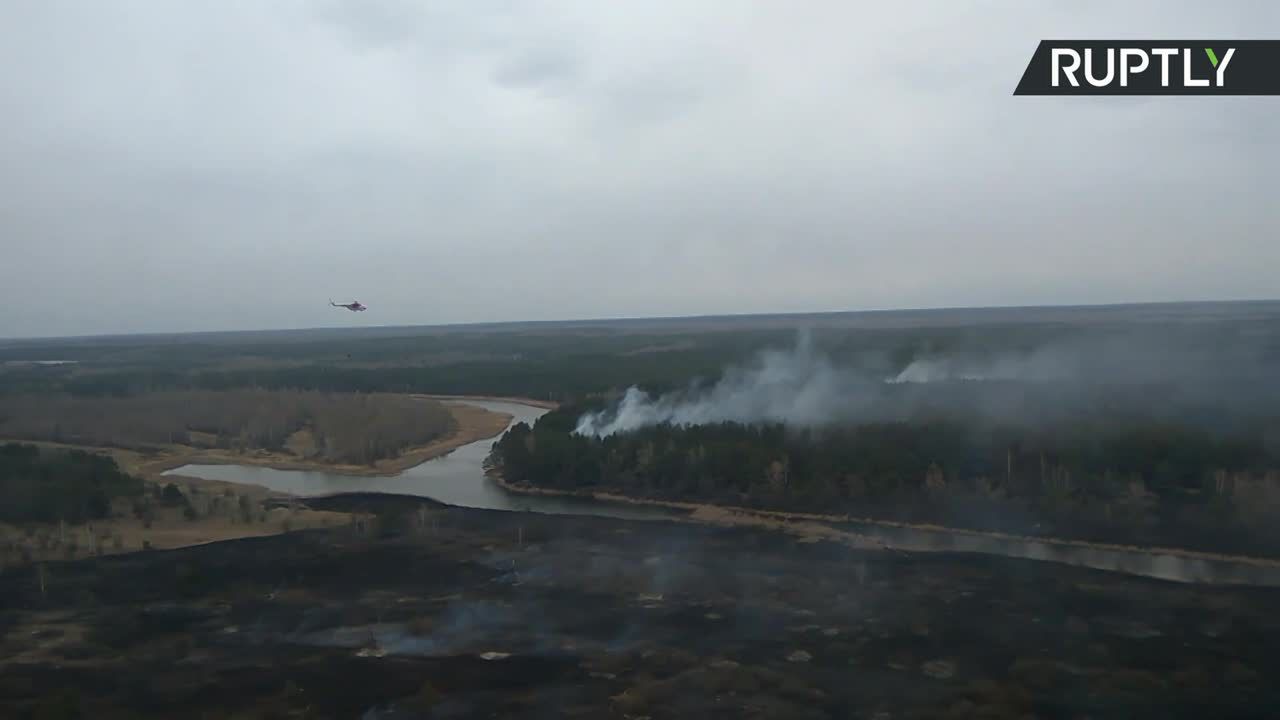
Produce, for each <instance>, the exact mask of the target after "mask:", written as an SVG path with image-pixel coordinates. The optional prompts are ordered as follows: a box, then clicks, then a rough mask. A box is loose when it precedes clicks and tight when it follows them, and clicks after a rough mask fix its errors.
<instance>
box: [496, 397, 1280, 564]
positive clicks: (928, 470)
mask: <svg viewBox="0 0 1280 720" xmlns="http://www.w3.org/2000/svg"><path fill="white" fill-rule="evenodd" d="M592 407H594V406H592ZM585 409H586V408H585V407H583V406H563V407H562V408H561V409H559V410H556V411H553V412H551V413H548V414H546V415H544V416H543V417H541V418H540V419H539V420H538V421H537V422H536V423H535V424H534V426H533V427H530V426H528V425H527V424H523V423H522V424H519V425H517V426H515V427H513V428H512V429H511V430H510V431H509V432H508V433H507V434H506V435H505V436H504V437H503V438H502V439H501V440H500V441H499V442H498V443H496V444H495V447H494V453H493V457H492V463H493V465H494V466H495V467H496V468H497V469H498V470H499V471H500V472H501V473H502V474H503V475H504V477H505V478H506V479H507V480H508V481H510V482H513V483H519V484H526V485H531V486H537V487H544V488H553V489H562V490H584V489H585V490H596V491H612V492H618V493H623V494H627V495H632V496H637V497H648V498H661V499H677V500H697V501H704V502H712V503H719V504H726V505H737V506H749V507H755V508H768V509H778V510H793V511H808V512H822V513H833V514H844V513H847V514H849V515H851V516H854V517H862V518H871V519H883V520H896V521H910V522H930V523H940V524H945V525H949V526H954V527H965V528H971V529H979V530H996V531H1004V532H1016V533H1024V534H1043V535H1060V536H1065V537H1075V538H1080V539H1089V540H1098V541H1107V542H1122V543H1133V544H1145V545H1150V544H1155V545H1171V546H1187V545H1189V544H1190V545H1195V546H1197V547H1200V548H1203V549H1212V550H1218V551H1238V552H1266V553H1270V554H1276V553H1280V532H1277V530H1276V529H1275V527H1274V524H1273V523H1272V518H1274V517H1275V513H1276V512H1280V473H1277V472H1276V471H1277V470H1280V444H1278V443H1276V442H1275V438H1274V437H1272V436H1270V435H1268V431H1267V430H1266V429H1263V428H1254V430H1253V431H1245V430H1241V431H1239V432H1232V433H1229V434H1227V433H1222V432H1216V431H1214V430H1212V429H1209V428H1205V427H1202V426H1197V425H1192V424H1186V423H1178V422H1172V421H1166V420H1161V419H1152V418H1135V417H1127V418H1110V419H1108V420H1106V421H1105V422H1103V421H1097V420H1093V421H1089V420H1084V419H1080V418H1075V419H1072V420H1070V421H1067V420H1064V421H1062V422H1058V423H1052V424H1040V425H1028V424H1018V425H1005V426H1001V425H996V424H987V423H978V422H972V421H970V422H962V421H958V420H949V419H946V418H938V419H934V420H919V419H917V420H912V421H902V422H864V423H840V424H834V425H830V426H825V427H814V428H799V427H788V426H785V425H783V424H780V423H762V424H741V423H732V422H730V423H719V424H706V425H679V426H677V425H671V424H659V425H653V426H648V427H643V428H640V429H637V430H634V431H630V432H626V433H618V434H613V435H608V436H605V437H588V436H584V435H578V434H575V433H574V432H573V431H574V429H575V426H576V423H577V422H578V419H579V417H580V416H581V414H582V413H583V411H584V410H585Z"/></svg>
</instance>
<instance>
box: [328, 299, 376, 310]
mask: <svg viewBox="0 0 1280 720" xmlns="http://www.w3.org/2000/svg"><path fill="white" fill-rule="evenodd" d="M329 304H330V305H332V306H334V307H340V308H346V309H348V310H350V311H351V312H364V311H365V310H368V309H369V308H367V307H365V306H364V305H361V304H360V301H359V300H352V301H351V302H349V303H336V302H334V301H333V300H329Z"/></svg>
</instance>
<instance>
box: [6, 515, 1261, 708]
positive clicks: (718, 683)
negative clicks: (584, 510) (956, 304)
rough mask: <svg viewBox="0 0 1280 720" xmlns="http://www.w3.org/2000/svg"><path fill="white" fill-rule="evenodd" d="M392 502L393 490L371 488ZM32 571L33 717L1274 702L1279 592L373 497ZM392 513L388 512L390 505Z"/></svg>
mask: <svg viewBox="0 0 1280 720" xmlns="http://www.w3.org/2000/svg"><path fill="white" fill-rule="evenodd" d="M375 499H376V505H374V504H371V503H373V501H374V500H375ZM312 502H314V503H315V504H317V505H318V506H323V507H318V508H317V509H329V510H345V511H355V512H359V513H376V517H377V519H376V520H371V521H369V522H365V523H360V524H353V525H352V526H351V527H344V528H336V529H327V530H315V531H304V532H295V533H288V534H284V535H279V536H274V537H267V538H253V539H245V540H236V541H229V542H221V543H214V544H209V545H204V546H199V547H191V548H184V549H178V550H171V551H152V552H142V553H136V554H131V555H120V556H111V557H105V558H99V559H95V560H84V561H76V562H68V563H62V564H50V565H47V566H46V567H45V571H44V573H43V583H44V585H43V591H42V588H41V580H42V578H41V575H40V573H39V572H37V571H36V570H35V569H32V568H26V569H24V570H22V571H11V572H9V573H6V577H5V578H4V582H3V583H0V610H2V612H0V618H2V619H0V626H2V627H0V632H2V633H3V641H2V642H3V644H2V646H0V647H2V650H0V657H4V658H6V660H5V661H4V667H3V669H2V671H0V707H3V708H6V713H7V714H6V717H16V718H24V717H31V718H45V717H96V718H125V717H154V718H171V717H192V718H201V717H210V718H212V717H219V718H223V717H237V718H287V717H303V718H352V717H364V718H434V717H583V718H596V717H600V718H605V717H614V718H621V717H632V718H640V717H651V718H661V717H683V716H699V717H725V718H730V717H734V718H737V717H799V718H806V717H812V718H827V717H840V718H850V717H852V718H877V719H879V720H885V719H888V718H926V717H956V718H961V717H975V718H978V717H981V718H1029V717H1036V718H1059V717H1060V718H1086V717H1088V718H1106V717H1160V718H1179V717H1185V718H1203V717H1219V718H1225V717H1263V716H1266V715H1267V714H1268V713H1269V712H1270V711H1271V710H1272V709H1274V708H1275V707H1276V706H1277V703H1280V690H1278V689H1277V688H1276V687H1275V686H1274V685H1273V684H1272V683H1271V682H1270V681H1268V680H1267V678H1274V677H1276V673H1277V671H1278V670H1280V669H1278V668H1277V667H1276V665H1277V663H1276V660H1275V659H1274V657H1273V653H1272V651H1271V648H1274V647H1278V646H1280V619H1277V618H1276V616H1275V614H1274V611H1273V608H1274V607H1275V604H1276V602H1277V600H1280V592H1277V591H1275V590H1267V589H1257V588H1242V587H1234V588H1233V587H1206V586H1194V585H1182V584H1175V583H1167V582H1160V581H1154V580H1145V579H1140V578H1133V577H1126V576H1122V575H1117V574H1108V573H1103V572H1096V571H1089V570H1084V569H1077V568H1071V567H1065V566H1058V565H1053V564H1047V563H1035V562H1031V561H1022V560H1014V559H1002V558H985V557H978V556H969V555H944V554H927V555H908V554H899V553H885V552H859V551H852V550H849V549H848V548H845V547H837V546H834V545H828V544H825V543H821V542H819V543H803V542H798V541H797V540H796V539H794V538H790V537H787V536H784V535H781V534H777V533H770V532H766V531H755V530H748V529H726V528H709V527H702V526H697V525H693V524H687V523H681V522H638V521H636V522H632V521H619V520H615V519H605V518H590V517H564V516H547V515H537V514H527V513H502V512H488V511H478V510H463V509H457V508H450V507H445V506H440V505H436V504H433V503H430V502H424V501H422V500H420V499H410V498H395V497H381V498H372V497H370V496H355V497H348V498H343V497H337V498H329V499H325V500H316V501H312ZM367 517H373V515H368V516H367Z"/></svg>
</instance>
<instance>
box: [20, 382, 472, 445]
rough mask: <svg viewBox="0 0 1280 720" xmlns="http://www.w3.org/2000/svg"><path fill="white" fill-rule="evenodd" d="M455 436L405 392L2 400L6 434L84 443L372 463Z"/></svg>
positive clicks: (427, 404) (442, 416)
mask: <svg viewBox="0 0 1280 720" xmlns="http://www.w3.org/2000/svg"><path fill="white" fill-rule="evenodd" d="M452 429H453V419H452V417H451V415H450V414H449V411H448V409H446V408H445V407H444V406H443V405H441V404H440V403H438V402H435V401H432V400H427V399H422V398H411V397H405V396H399V395H378V394H375V395H366V394H356V393H342V394H335V393H321V392H306V391H267V390H228V391H225V392H212V391H183V392H157V393H144V394H140V395H134V396H128V397H77V396H71V395H66V394H56V395H8V396H0V437H6V438H13V439H22V440H45V441H52V442H60V443H68V444H76V445H92V446H104V447H128V448H144V447H154V446H159V445H167V444H173V443H177V444H183V445H197V446H207V447H215V448H222V449H230V450H270V451H276V452H280V451H285V450H289V451H291V452H294V453H295V454H301V455H304V456H307V457H312V458H315V459H320V460H324V461H329V462H343V463H372V462H374V461H377V460H380V459H383V458H388V457H393V456H395V455H397V454H398V453H399V452H400V451H401V450H403V449H405V448H408V447H412V446H415V445H422V444H425V443H427V442H430V441H431V440H433V439H435V438H438V437H440V436H442V435H444V434H446V433H448V432H449V431H451V430H452Z"/></svg>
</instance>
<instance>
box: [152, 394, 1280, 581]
mask: <svg viewBox="0 0 1280 720" xmlns="http://www.w3.org/2000/svg"><path fill="white" fill-rule="evenodd" d="M467 403H468V404H471V405H477V406H479V407H482V408H485V409H486V410H492V411H494V412H502V413H507V414H509V415H511V416H512V420H511V424H512V425H514V424H515V423H519V422H526V423H529V424H532V423H533V422H534V421H535V420H537V419H538V418H539V417H540V416H542V415H543V414H544V413H545V412H547V411H546V410H544V409H542V408H536V407H531V406H529V405H522V404H519V403H513V402H503V401H498V400H468V401H467ZM508 427H509V426H508ZM495 440H496V438H491V439H488V440H480V441H477V442H473V443H470V444H467V445H463V446H461V447H459V448H457V449H456V450H454V451H453V452H451V453H449V454H448V455H444V456H442V457H438V458H435V459H433V460H428V461H426V462H424V463H422V464H420V465H417V466H414V467H412V468H409V469H408V470H405V471H404V472H402V473H400V474H399V475H394V476H391V477H361V476H354V475H342V474H339V473H331V472H324V471H320V470H275V469H273V468H265V467H260V466H255V465H183V466H182V467H179V468H175V469H173V470H170V471H168V473H172V474H181V475H190V476H193V477H200V478H205V479H209V480H225V481H229V482H237V483H250V484H253V485H261V486H263V487H267V488H270V489H271V490H276V491H279V492H287V493H292V494H294V495H298V496H304V497H305V496H316V495H330V494H333V493H341V492H386V493H397V494H403V495H417V496H419V497H427V498H431V499H433V500H438V501H440V502H443V503H448V504H450V505H457V506H459V507H470V508H482V509H488V510H525V511H531V512H541V513H548V514H556V515H598V516H604V517H617V518H628V519H640V520H646V519H649V520H651V519H663V518H672V517H676V516H678V515H679V514H680V513H679V512H678V511H675V510H669V509H666V508H661V507H645V506H639V505H624V504H618V503H606V502H600V501H596V500H591V499H587V498H564V497H548V496H539V495H517V494H514V493H510V492H507V491H506V490H504V489H502V487H501V486H499V485H498V484H497V483H495V482H493V481H492V480H490V479H489V478H487V477H485V474H484V467H483V463H484V461H485V458H487V457H488V455H489V451H490V450H491V449H492V448H493V443H494V442H495ZM168 473H167V474H168ZM854 529H856V530H857V531H858V532H861V533H864V534H866V535H871V536H873V537H876V538H879V539H880V540H881V541H883V542H885V543H886V544H887V545H889V546H890V547H895V548H900V549H903V550H914V551H924V552H964V553H978V554H983V555H1003V556H1006V557H1017V558H1026V559H1029V560H1041V561H1047V562H1059V563H1064V564H1067V565H1079V566H1084V567H1090V568H1095V569H1098V570H1110V571H1114V572H1123V573H1127V574H1131V575H1143V576H1146V577H1154V578H1160V579H1164V580H1174V581H1178V582H1197V583H1230V584H1243V585H1267V586H1280V567H1274V566H1268V565H1257V564H1253V563H1245V562H1238V561H1225V560H1212V559H1201V558H1189V557H1183V556H1179V555H1168V554H1154V553H1145V552H1129V551H1123V550H1107V549H1101V548H1090V547H1084V546H1075V545H1061V544H1056V543H1046V542H1039V541H1036V540H1020V539H1004V538H993V537H986V536H982V535H974V534H970V533H959V532H945V531H942V532H939V531H933V530H918V529H913V528H899V527H891V526H883V525H874V524H857V525H856V527H855V528H854Z"/></svg>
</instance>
